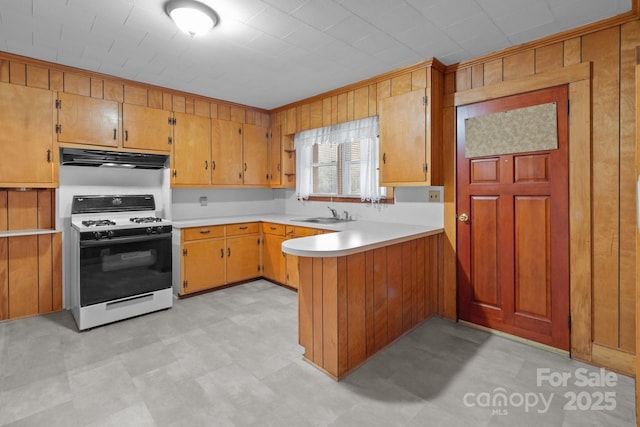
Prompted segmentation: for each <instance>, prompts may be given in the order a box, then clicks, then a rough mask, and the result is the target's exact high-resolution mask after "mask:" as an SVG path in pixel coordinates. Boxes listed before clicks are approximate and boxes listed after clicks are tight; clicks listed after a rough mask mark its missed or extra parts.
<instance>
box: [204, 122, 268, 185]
mask: <svg viewBox="0 0 640 427" xmlns="http://www.w3.org/2000/svg"><path fill="white" fill-rule="evenodd" d="M268 133H269V130H268V128H265V127H262V126H257V125H252V124H242V123H238V122H233V121H226V120H217V119H213V120H211V184H213V185H230V186H236V185H246V186H251V187H268V186H269V145H268V138H267V136H268Z"/></svg>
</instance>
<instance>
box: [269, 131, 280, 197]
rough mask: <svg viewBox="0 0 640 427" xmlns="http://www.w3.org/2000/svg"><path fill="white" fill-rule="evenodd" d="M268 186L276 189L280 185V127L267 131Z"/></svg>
mask: <svg viewBox="0 0 640 427" xmlns="http://www.w3.org/2000/svg"><path fill="white" fill-rule="evenodd" d="M269 185H270V186H271V187H273V188H278V187H280V186H281V185H282V141H281V138H280V125H278V126H274V127H272V128H271V130H270V131H269Z"/></svg>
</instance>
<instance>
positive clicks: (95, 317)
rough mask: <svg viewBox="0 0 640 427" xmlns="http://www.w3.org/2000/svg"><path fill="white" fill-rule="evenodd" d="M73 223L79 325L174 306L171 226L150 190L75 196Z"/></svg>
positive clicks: (90, 325)
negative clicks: (146, 193) (162, 216)
mask: <svg viewBox="0 0 640 427" xmlns="http://www.w3.org/2000/svg"><path fill="white" fill-rule="evenodd" d="M71 226H72V233H71V234H72V240H73V250H74V254H73V259H72V262H73V264H74V265H73V268H72V285H73V287H72V312H73V314H74V317H75V319H76V323H77V324H78V328H79V329H80V330H84V329H89V328H93V327H95V326H99V325H102V324H105V323H110V322H114V321H117V320H122V319H126V318H129V317H134V316H139V315H142V314H145V313H149V312H151V311H157V310H161V309H165V308H169V307H171V306H172V304H173V295H172V282H171V234H172V226H171V221H167V220H165V219H163V218H161V217H160V216H159V215H158V213H157V211H156V210H155V200H154V198H153V196H152V195H115V196H103V195H96V196H74V197H73V202H72V208H71Z"/></svg>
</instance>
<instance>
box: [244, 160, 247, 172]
mask: <svg viewBox="0 0 640 427" xmlns="http://www.w3.org/2000/svg"><path fill="white" fill-rule="evenodd" d="M244 171H245V172H246V171H247V162H245V163H244Z"/></svg>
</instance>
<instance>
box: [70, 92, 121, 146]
mask: <svg viewBox="0 0 640 427" xmlns="http://www.w3.org/2000/svg"><path fill="white" fill-rule="evenodd" d="M57 110H58V125H59V126H58V130H57V133H58V142H66V143H74V144H88V145H99V146H102V147H117V146H118V144H119V143H120V104H119V103H118V102H116V101H107V100H104V99H96V98H91V97H89V96H81V95H74V94H71V93H63V92H58V105H57Z"/></svg>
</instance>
